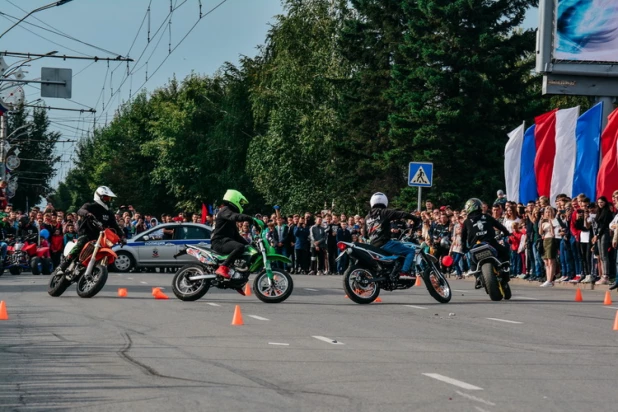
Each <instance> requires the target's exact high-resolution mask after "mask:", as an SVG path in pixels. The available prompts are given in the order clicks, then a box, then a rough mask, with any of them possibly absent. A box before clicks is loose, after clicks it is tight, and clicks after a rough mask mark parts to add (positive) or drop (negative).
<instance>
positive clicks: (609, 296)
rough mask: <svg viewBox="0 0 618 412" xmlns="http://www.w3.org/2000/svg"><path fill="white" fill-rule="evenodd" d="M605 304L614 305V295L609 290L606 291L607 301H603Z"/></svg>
mask: <svg viewBox="0 0 618 412" xmlns="http://www.w3.org/2000/svg"><path fill="white" fill-rule="evenodd" d="M603 304H604V305H607V306H609V305H611V304H612V294H611V293H610V291H609V290H606V291H605V300H604V301H603Z"/></svg>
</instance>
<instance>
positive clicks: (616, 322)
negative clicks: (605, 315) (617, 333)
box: [614, 310, 618, 330]
mask: <svg viewBox="0 0 618 412" xmlns="http://www.w3.org/2000/svg"><path fill="white" fill-rule="evenodd" d="M614 330H618V310H617V311H616V319H614Z"/></svg>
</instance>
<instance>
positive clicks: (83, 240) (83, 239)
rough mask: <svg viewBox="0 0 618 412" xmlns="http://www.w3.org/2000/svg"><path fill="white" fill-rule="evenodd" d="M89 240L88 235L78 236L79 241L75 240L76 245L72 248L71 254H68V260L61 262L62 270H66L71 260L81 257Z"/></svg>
mask: <svg viewBox="0 0 618 412" xmlns="http://www.w3.org/2000/svg"><path fill="white" fill-rule="evenodd" d="M89 240H90V238H89V237H88V235H81V236H80V237H78V238H77V242H75V246H73V249H71V252H70V253H69V256H67V258H66V260H65V261H64V262H62V263H61V264H60V270H66V268H68V267H69V265H70V264H71V262H73V261H75V260H76V259H77V258H78V257H79V254H80V253H81V251H82V249H83V248H84V246H86V243H88V241H89Z"/></svg>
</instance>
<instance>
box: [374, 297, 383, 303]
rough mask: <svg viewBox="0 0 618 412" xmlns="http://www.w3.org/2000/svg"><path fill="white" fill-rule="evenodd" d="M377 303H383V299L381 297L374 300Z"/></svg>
mask: <svg viewBox="0 0 618 412" xmlns="http://www.w3.org/2000/svg"><path fill="white" fill-rule="evenodd" d="M374 302H375V303H382V298H381V297H379V296H378V297H377V298H376V300H374Z"/></svg>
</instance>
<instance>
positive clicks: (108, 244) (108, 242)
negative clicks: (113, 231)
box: [105, 239, 114, 247]
mask: <svg viewBox="0 0 618 412" xmlns="http://www.w3.org/2000/svg"><path fill="white" fill-rule="evenodd" d="M105 244H106V245H107V247H112V246H114V244H113V243H112V242H110V241H109V240H107V239H105Z"/></svg>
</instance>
